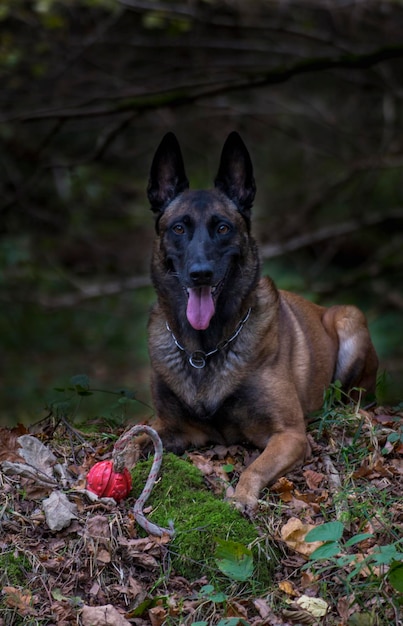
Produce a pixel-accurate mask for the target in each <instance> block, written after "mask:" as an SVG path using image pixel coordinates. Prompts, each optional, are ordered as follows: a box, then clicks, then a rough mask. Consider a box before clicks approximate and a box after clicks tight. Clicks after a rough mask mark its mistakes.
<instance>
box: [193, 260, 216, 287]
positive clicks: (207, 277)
mask: <svg viewBox="0 0 403 626" xmlns="http://www.w3.org/2000/svg"><path fill="white" fill-rule="evenodd" d="M189 276H190V278H191V280H192V282H193V284H194V285H210V283H211V279H212V278H213V270H212V267H211V265H210V263H193V265H192V266H191V268H190V271H189Z"/></svg>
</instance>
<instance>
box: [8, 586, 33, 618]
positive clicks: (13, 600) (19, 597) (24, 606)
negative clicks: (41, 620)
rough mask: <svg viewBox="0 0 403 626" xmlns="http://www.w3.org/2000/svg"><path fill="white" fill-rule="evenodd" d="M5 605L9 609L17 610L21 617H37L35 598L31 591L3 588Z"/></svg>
mask: <svg viewBox="0 0 403 626" xmlns="http://www.w3.org/2000/svg"><path fill="white" fill-rule="evenodd" d="M2 591H3V594H4V595H5V603H6V605H7V606H8V607H10V608H12V609H16V611H17V612H18V613H19V614H20V615H36V611H35V609H34V607H33V596H32V593H31V592H30V591H29V589H28V590H27V589H24V590H23V591H22V590H21V589H16V587H3V590H2Z"/></svg>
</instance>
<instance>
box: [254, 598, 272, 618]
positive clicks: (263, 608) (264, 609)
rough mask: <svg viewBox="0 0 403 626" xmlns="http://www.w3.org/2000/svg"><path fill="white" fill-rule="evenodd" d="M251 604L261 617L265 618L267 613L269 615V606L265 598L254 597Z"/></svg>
mask: <svg viewBox="0 0 403 626" xmlns="http://www.w3.org/2000/svg"><path fill="white" fill-rule="evenodd" d="M253 604H254V606H255V608H256V610H257V611H258V613H259V615H260V617H262V618H263V619H266V618H267V617H269V615H271V608H270V606H269V605H268V603H267V602H266V600H263V598H256V599H255V600H253Z"/></svg>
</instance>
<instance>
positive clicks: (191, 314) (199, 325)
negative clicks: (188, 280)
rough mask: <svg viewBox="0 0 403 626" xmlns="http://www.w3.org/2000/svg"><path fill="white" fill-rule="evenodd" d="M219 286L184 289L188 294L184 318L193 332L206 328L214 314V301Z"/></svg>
mask: <svg viewBox="0 0 403 626" xmlns="http://www.w3.org/2000/svg"><path fill="white" fill-rule="evenodd" d="M219 286H220V285H216V286H214V287H213V286H211V285H202V286H201V287H188V288H187V289H186V292H187V294H188V303H187V308H186V317H187V319H188V322H189V324H190V325H191V326H192V327H193V328H194V329H195V330H206V328H208V326H209V324H210V321H211V318H212V317H213V315H214V313H215V300H216V298H217V295H218V292H219Z"/></svg>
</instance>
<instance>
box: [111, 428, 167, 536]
mask: <svg viewBox="0 0 403 626" xmlns="http://www.w3.org/2000/svg"><path fill="white" fill-rule="evenodd" d="M140 433H146V434H147V435H148V436H149V437H150V439H151V440H152V442H153V444H154V459H153V463H152V466H151V469H150V473H149V474H148V477H147V481H146V484H145V486H144V489H143V491H142V492H141V494H140V496H139V497H138V498H137V500H136V503H135V505H134V507H133V515H134V519H135V520H136V522H137V523H138V524H139V526H141V527H142V528H144V530H145V531H147V532H148V533H149V534H150V535H156V536H157V537H162V536H163V535H168V536H169V537H173V536H174V534H175V531H174V527H173V523H172V522H169V528H162V527H161V526H158V525H157V524H154V523H153V522H150V521H149V520H148V519H147V518H146V516H145V515H144V513H143V508H144V505H145V503H146V502H147V500H148V498H149V496H150V494H151V491H152V488H153V487H154V485H155V482H156V480H157V478H158V472H159V470H160V467H161V462H162V441H161V439H160V436H159V435H158V433H157V431H156V430H154V428H151V426H146V425H145V424H138V425H137V426H133V428H131V429H130V430H128V431H127V432H126V433H124V434H123V435H122V436H121V437H120V439H118V441H117V442H116V443H115V446H114V450H113V455H112V456H113V459H114V464H115V466H116V465H120V463H121V456H122V454H123V451H124V449H125V448H126V446H127V444H128V442H129V440H131V439H132V438H133V437H134V436H135V435H138V434H140Z"/></svg>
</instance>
